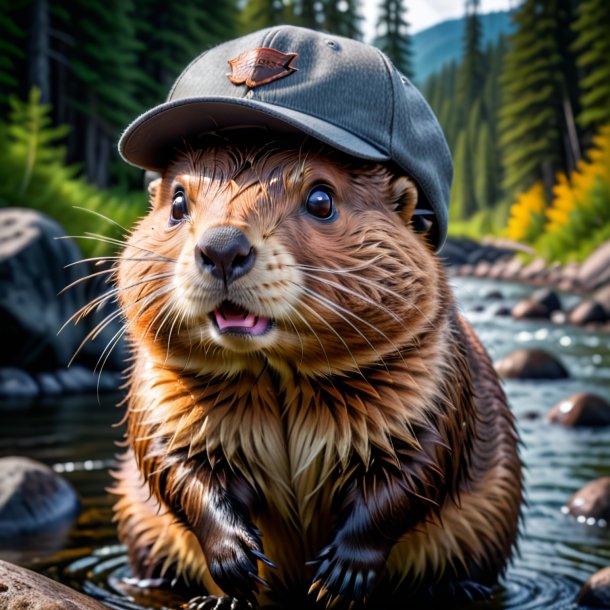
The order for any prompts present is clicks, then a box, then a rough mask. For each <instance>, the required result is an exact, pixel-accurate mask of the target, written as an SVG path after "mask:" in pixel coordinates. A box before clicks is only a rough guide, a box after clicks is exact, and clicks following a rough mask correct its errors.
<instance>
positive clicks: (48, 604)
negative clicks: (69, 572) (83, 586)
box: [0, 561, 108, 610]
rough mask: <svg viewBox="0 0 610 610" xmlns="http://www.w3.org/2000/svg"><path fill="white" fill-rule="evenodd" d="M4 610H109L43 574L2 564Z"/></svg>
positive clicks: (0, 594)
mask: <svg viewBox="0 0 610 610" xmlns="http://www.w3.org/2000/svg"><path fill="white" fill-rule="evenodd" d="M0 608H2V610H108V609H107V607H106V606H104V605H102V604H101V603H100V602H98V601H96V600H94V599H93V598H91V597H87V596H86V595H83V594H82V593H79V592H78V591H74V590H73V589H70V588H69V587H66V586H65V585H62V584H60V583H58V582H55V581H54V580H51V579H50V578H47V577H46V576H43V575H42V574H37V573H36V572H32V571H31V570H27V569H26V568H22V567H21V566H17V565H15V564H12V563H8V562H7V561H0Z"/></svg>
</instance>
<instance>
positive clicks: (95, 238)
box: [55, 233, 177, 263]
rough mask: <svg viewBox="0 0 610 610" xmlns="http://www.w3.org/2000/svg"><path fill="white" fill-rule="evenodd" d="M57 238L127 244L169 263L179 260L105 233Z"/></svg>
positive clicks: (119, 244)
mask: <svg viewBox="0 0 610 610" xmlns="http://www.w3.org/2000/svg"><path fill="white" fill-rule="evenodd" d="M55 239H87V240H91V241H98V242H101V243H103V244H111V245H115V246H121V247H124V246H126V245H127V246H129V247H130V248H135V249H136V250H142V251H143V252H149V253H150V254H154V255H155V256H158V257H160V258H162V259H163V260H164V261H165V262H168V263H176V262H177V259H175V258H169V257H166V256H163V255H162V254H159V253H158V252H155V251H154V250H150V249H149V248H144V247H143V246H137V245H136V244H128V243H127V242H126V241H121V240H118V239H113V238H111V237H106V236H104V235H98V234H97V233H85V234H84V235H60V236H58V237H56V238H55ZM119 258H120V257H119Z"/></svg>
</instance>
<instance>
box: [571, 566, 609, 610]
mask: <svg viewBox="0 0 610 610" xmlns="http://www.w3.org/2000/svg"><path fill="white" fill-rule="evenodd" d="M576 601H577V603H578V604H579V605H581V606H587V607H588V608H610V567H608V568H603V569H602V570H599V572H595V574H593V576H591V577H590V578H589V580H587V582H586V583H585V584H584V585H583V586H582V589H581V590H580V593H579V594H578V597H577V598H576Z"/></svg>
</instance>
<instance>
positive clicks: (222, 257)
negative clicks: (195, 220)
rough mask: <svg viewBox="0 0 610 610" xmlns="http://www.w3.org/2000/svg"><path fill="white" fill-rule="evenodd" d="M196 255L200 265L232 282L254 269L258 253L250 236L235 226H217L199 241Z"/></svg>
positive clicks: (228, 282)
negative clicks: (250, 240)
mask: <svg viewBox="0 0 610 610" xmlns="http://www.w3.org/2000/svg"><path fill="white" fill-rule="evenodd" d="M195 256H196V258H197V261H198V262H199V265H200V266H201V267H202V268H203V269H204V270H205V271H208V272H209V273H211V274H212V275H213V276H214V277H217V278H219V279H221V280H223V281H224V283H225V284H230V283H231V282H233V281H234V280H236V279H237V278H239V277H241V276H242V275H245V274H246V273H248V271H250V269H252V266H253V265H254V259H255V258H256V254H255V253H254V248H253V247H252V244H251V243H250V242H249V241H248V238H247V237H246V236H245V235H244V234H243V233H242V232H241V231H240V230H239V229H237V228H235V227H215V228H213V229H209V230H208V231H206V232H205V233H204V234H203V235H202V236H201V237H200V238H199V241H198V242H197V246H196V247H195Z"/></svg>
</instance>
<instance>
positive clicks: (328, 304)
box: [301, 286, 398, 372]
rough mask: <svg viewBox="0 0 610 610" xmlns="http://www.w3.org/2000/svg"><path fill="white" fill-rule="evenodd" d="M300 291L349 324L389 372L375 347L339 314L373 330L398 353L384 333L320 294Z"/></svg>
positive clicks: (307, 289) (304, 289) (304, 287)
mask: <svg viewBox="0 0 610 610" xmlns="http://www.w3.org/2000/svg"><path fill="white" fill-rule="evenodd" d="M301 290H303V291H304V292H305V293H306V294H308V295H309V296H310V297H312V298H313V299H314V300H316V301H317V302H318V303H320V304H321V305H324V306H325V307H326V308H327V309H329V310H330V311H332V312H333V313H334V314H335V315H337V316H339V317H340V318H341V319H342V320H343V321H344V322H346V323H347V324H349V325H350V326H351V327H352V328H353V329H354V330H355V331H356V332H357V333H358V334H359V335H360V336H361V337H362V338H363V339H364V340H365V341H366V343H367V344H368V345H369V347H370V348H371V349H372V350H373V351H374V352H375V354H377V356H378V357H379V360H380V361H381V362H382V363H383V366H384V367H385V368H386V370H387V371H388V372H389V369H388V367H387V365H386V363H385V361H384V359H383V357H382V356H381V354H380V353H379V352H378V351H377V350H376V349H375V346H374V345H373V344H372V343H371V342H370V341H369V340H368V339H367V337H366V335H364V333H362V331H361V330H360V329H359V328H358V327H357V326H356V325H355V324H353V323H352V322H351V321H350V320H349V319H348V318H346V317H345V316H344V315H342V314H341V313H340V312H343V313H345V314H346V315H350V316H352V317H353V318H354V319H355V320H357V321H358V322H362V323H363V324H364V325H366V326H368V327H369V328H370V329H371V330H374V331H375V332H377V333H379V334H380V335H381V336H382V337H383V338H384V339H385V340H386V341H388V342H389V343H390V345H392V347H394V349H396V351H398V347H396V345H394V343H392V341H391V339H390V338H389V337H387V336H386V335H385V333H383V332H382V331H381V330H379V329H378V328H377V327H376V326H374V325H373V324H371V323H370V322H368V321H367V320H364V319H363V318H361V317H360V316H358V315H357V314H355V313H353V312H351V311H349V310H348V309H345V307H342V306H341V305H338V304H337V303H334V302H333V301H331V300H330V299H327V298H326V297H323V296H322V295H321V294H318V293H317V292H315V291H314V290H312V289H311V288H307V287H306V286H301Z"/></svg>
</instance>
